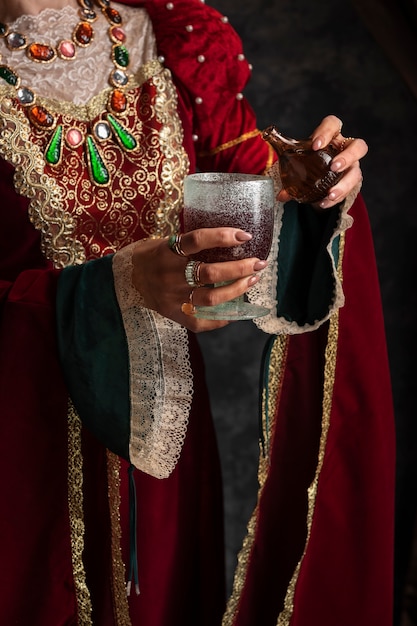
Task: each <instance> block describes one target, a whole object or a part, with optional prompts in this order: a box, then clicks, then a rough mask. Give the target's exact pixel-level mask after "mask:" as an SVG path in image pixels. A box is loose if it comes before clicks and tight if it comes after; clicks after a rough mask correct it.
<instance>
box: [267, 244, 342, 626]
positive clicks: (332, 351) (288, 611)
mask: <svg viewBox="0 0 417 626" xmlns="http://www.w3.org/2000/svg"><path fill="white" fill-rule="evenodd" d="M344 246H345V236H344V233H342V234H341V235H340V243H339V262H338V267H337V273H338V276H339V278H340V281H342V262H343V252H344ZM338 338H339V311H337V312H336V313H335V314H334V315H333V316H332V317H331V318H330V321H329V332H328V338H327V346H326V352H325V364H324V387H323V414H322V432H321V437H320V446H319V454H318V463H317V468H316V474H315V476H314V479H313V482H312V483H311V485H310V487H309V488H308V512H307V538H306V543H305V546H304V552H303V555H302V557H301V559H300V561H299V563H298V565H297V567H296V568H295V571H294V574H293V576H292V578H291V581H290V584H289V586H288V589H287V594H286V597H285V600H284V609H283V610H282V612H281V613H280V615H279V616H278V621H277V626H289V625H290V621H291V617H292V614H293V611H294V596H295V588H296V585H297V581H298V577H299V574H300V569H301V566H302V563H303V560H304V557H305V555H306V552H307V548H308V543H309V540H310V536H311V527H312V524H313V517H314V511H315V504H316V498H317V491H318V483H319V478H320V474H321V470H322V468H323V463H324V457H325V453H326V445H327V437H328V434H329V428H330V418H331V410H332V404H333V389H334V383H335V372H336V361H337V346H338Z"/></svg>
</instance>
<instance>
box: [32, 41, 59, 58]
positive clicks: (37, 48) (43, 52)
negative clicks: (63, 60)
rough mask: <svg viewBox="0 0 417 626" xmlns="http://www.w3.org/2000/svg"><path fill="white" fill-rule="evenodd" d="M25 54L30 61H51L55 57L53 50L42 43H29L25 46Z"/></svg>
mask: <svg viewBox="0 0 417 626" xmlns="http://www.w3.org/2000/svg"><path fill="white" fill-rule="evenodd" d="M26 54H27V55H28V57H29V59H30V60H31V61H36V62H37V63H51V62H52V61H53V60H54V59H55V58H56V52H55V50H54V49H53V48H52V47H51V46H48V45H47V44H43V43H31V44H30V46H28V47H27V48H26Z"/></svg>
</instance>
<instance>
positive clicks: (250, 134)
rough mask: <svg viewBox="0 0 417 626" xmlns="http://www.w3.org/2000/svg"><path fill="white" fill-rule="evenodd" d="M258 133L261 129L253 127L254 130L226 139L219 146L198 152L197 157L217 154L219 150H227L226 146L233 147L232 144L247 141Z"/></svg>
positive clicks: (236, 144) (235, 144)
mask: <svg viewBox="0 0 417 626" xmlns="http://www.w3.org/2000/svg"><path fill="white" fill-rule="evenodd" d="M260 134H261V131H260V130H259V129H258V128H255V130H251V131H249V132H247V133H244V134H243V135H240V137H236V139H231V140H230V141H226V142H225V143H222V144H221V145H220V146H217V147H216V148H213V149H212V150H207V151H205V152H199V153H198V156H199V157H206V156H214V155H215V154H219V152H223V151H224V150H228V148H233V147H234V146H238V145H239V144H240V143H243V142H244V141H247V140H248V139H252V138H253V137H257V136H258V135H260Z"/></svg>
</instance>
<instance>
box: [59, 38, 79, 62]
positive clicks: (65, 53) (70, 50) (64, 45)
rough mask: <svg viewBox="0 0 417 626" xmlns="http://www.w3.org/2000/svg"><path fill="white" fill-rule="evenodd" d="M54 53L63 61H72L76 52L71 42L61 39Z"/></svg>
mask: <svg viewBox="0 0 417 626" xmlns="http://www.w3.org/2000/svg"><path fill="white" fill-rule="evenodd" d="M56 51H57V53H58V56H59V57H60V58H61V59H64V61H72V59H75V57H76V56H77V51H76V49H75V44H74V42H73V41H70V40H69V39H63V40H62V41H60V42H59V44H58V45H57V47H56Z"/></svg>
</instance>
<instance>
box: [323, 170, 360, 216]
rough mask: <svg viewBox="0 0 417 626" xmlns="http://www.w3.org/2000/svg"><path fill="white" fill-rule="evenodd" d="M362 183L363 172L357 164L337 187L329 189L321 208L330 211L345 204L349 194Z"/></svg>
mask: <svg viewBox="0 0 417 626" xmlns="http://www.w3.org/2000/svg"><path fill="white" fill-rule="evenodd" d="M361 182H362V170H361V168H360V167H359V163H356V164H355V166H354V167H351V168H350V169H349V170H347V171H346V173H345V174H344V175H343V177H342V178H341V179H340V181H339V182H338V183H337V185H335V186H334V187H332V188H331V189H329V192H328V194H327V196H326V198H324V199H323V200H322V201H321V202H320V203H319V206H320V208H322V209H329V208H331V207H332V206H334V205H335V204H338V203H340V202H343V200H344V199H345V198H346V197H347V196H348V195H349V193H350V192H351V191H352V190H353V189H354V188H355V187H356V186H357V185H358V184H359V183H361Z"/></svg>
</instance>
